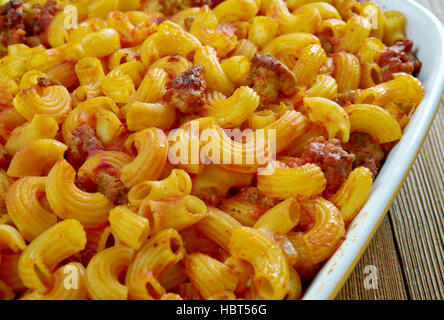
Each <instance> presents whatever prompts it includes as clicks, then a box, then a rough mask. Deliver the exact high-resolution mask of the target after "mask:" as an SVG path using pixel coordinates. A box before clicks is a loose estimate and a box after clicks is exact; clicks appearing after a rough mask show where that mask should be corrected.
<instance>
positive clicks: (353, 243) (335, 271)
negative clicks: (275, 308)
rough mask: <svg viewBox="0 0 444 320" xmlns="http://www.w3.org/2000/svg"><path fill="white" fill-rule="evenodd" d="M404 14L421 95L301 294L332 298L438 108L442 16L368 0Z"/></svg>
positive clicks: (407, 1)
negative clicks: (361, 202)
mask: <svg viewBox="0 0 444 320" xmlns="http://www.w3.org/2000/svg"><path fill="white" fill-rule="evenodd" d="M372 2H375V3H377V4H378V5H380V6H381V8H382V9H383V10H384V11H386V10H398V11H401V12H402V13H403V14H404V15H405V16H406V18H407V21H408V22H407V36H408V38H409V39H411V40H413V41H414V43H415V49H416V50H417V54H418V57H419V59H420V60H421V61H422V63H423V67H422V70H421V73H420V75H419V78H420V80H421V81H422V83H423V85H424V87H425V98H424V100H423V102H422V103H421V104H420V106H419V107H418V109H417V111H416V112H415V114H414V116H413V117H412V120H411V122H410V123H409V125H408V126H407V127H406V130H405V132H404V136H403V138H402V139H401V141H400V142H399V143H398V144H397V146H396V147H395V148H394V149H393V150H392V152H391V153H390V155H389V156H388V158H387V161H386V162H385V164H384V166H383V168H382V169H381V171H380V173H379V175H378V177H377V179H376V180H375V183H374V185H373V189H372V193H371V195H370V198H369V200H368V202H367V204H366V205H365V206H364V208H363V209H362V210H361V212H360V213H359V215H358V216H357V217H356V218H355V220H354V221H353V222H352V224H351V225H350V227H349V229H348V232H347V235H346V240H345V241H344V242H343V243H342V245H341V246H340V248H339V249H338V250H337V252H336V253H335V254H334V255H333V256H332V257H331V258H330V259H329V260H328V261H327V262H326V263H325V265H324V266H323V268H322V269H321V270H320V272H319V273H318V275H317V276H316V278H315V279H314V280H313V281H312V282H311V284H310V286H309V287H308V289H307V290H306V292H305V294H304V297H303V299H305V300H312V299H316V300H318V299H334V298H335V297H336V295H337V294H338V292H339V290H340V289H341V287H342V286H343V284H344V283H345V281H346V280H347V278H348V276H349V275H350V273H351V272H352V271H353V269H354V267H355V266H356V263H357V262H358V260H359V259H360V257H361V256H362V254H363V253H364V251H365V249H366V248H367V245H368V244H369V242H370V240H371V239H372V237H373V235H374V233H375V232H376V230H377V229H378V227H379V225H380V223H381V222H382V220H383V218H384V216H385V214H386V213H387V211H388V209H389V208H390V206H391V204H392V202H393V200H394V199H395V197H396V195H397V193H398V191H399V189H400V188H401V186H402V184H403V182H404V180H405V178H406V177H407V175H408V173H409V171H410V168H411V167H412V165H413V163H414V161H415V159H416V157H417V155H418V153H419V151H420V149H421V146H422V144H423V142H424V140H425V137H426V136H427V134H428V132H429V129H430V127H431V125H432V122H433V119H434V117H435V115H436V113H437V110H438V108H439V105H440V102H441V98H442V95H443V90H444V29H443V27H442V25H441V22H440V21H439V20H438V19H437V18H436V17H435V16H434V15H433V14H432V13H430V12H429V11H428V10H427V9H425V8H424V7H422V6H421V5H419V4H418V3H416V2H415V1H413V0H373V1H372Z"/></svg>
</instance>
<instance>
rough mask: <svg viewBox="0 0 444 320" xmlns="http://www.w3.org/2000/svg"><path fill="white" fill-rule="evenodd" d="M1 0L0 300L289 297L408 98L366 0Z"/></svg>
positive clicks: (353, 210)
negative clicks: (364, 0)
mask: <svg viewBox="0 0 444 320" xmlns="http://www.w3.org/2000/svg"><path fill="white" fill-rule="evenodd" d="M0 4H1V5H0V298H1V299H22V300H31V299H32V300H45V299H48V300H54V299H63V300H71V299H73V300H74V299H78V300H80V299H82V300H83V299H95V300H98V299H100V300H126V299H139V300H146V299H149V300H151V299H162V300H177V299H211V300H232V299H266V300H271V299H273V300H275V299H287V300H296V299H300V298H301V297H302V295H303V293H304V289H305V288H306V285H307V283H309V281H310V280H311V279H313V278H314V277H315V276H316V273H317V271H318V270H319V269H320V267H321V266H322V264H323V263H324V262H325V261H326V260H328V258H329V257H331V256H332V255H333V253H334V252H335V251H336V249H337V248H338V247H339V245H340V244H341V243H342V241H343V240H344V239H345V236H346V230H347V227H348V226H349V225H350V223H351V222H352V221H353V219H354V217H355V216H356V215H357V213H358V212H359V211H360V210H361V208H362V207H363V205H364V204H365V203H366V201H367V199H368V197H369V195H370V192H371V188H372V184H373V181H374V179H375V178H376V176H377V174H378V171H379V169H380V168H381V166H382V165H383V163H384V160H385V158H386V156H387V154H388V153H389V152H390V150H391V149H392V148H393V147H394V145H395V144H396V143H397V141H399V140H400V139H401V137H402V132H403V129H404V128H405V126H406V125H407V124H408V122H409V119H410V117H411V116H412V114H413V113H414V112H415V110H416V108H417V106H418V105H419V104H420V102H421V101H422V99H423V97H424V89H423V86H422V84H421V82H420V81H419V80H418V79H417V78H416V76H417V75H418V73H419V72H420V70H421V62H420V61H419V60H418V59H417V58H416V56H415V53H414V50H413V42H412V41H410V40H408V39H407V38H406V34H405V26H406V19H405V17H404V16H403V14H402V13H401V12H398V11H387V12H383V11H382V10H381V8H380V7H379V6H377V5H376V4H374V3H372V2H363V1H361V2H358V1H355V0H325V1H320V0H225V1H218V0H205V1H203V0H202V1H200V0H183V1H180V0H93V1H85V0H67V1H55V0H48V1H44V0H29V1H22V0H10V1H4V0H0Z"/></svg>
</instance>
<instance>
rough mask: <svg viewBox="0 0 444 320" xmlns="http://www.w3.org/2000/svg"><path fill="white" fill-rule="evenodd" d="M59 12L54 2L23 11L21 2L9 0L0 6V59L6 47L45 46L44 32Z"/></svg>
mask: <svg viewBox="0 0 444 320" xmlns="http://www.w3.org/2000/svg"><path fill="white" fill-rule="evenodd" d="M59 11H61V9H60V7H59V5H58V4H57V2H56V1H55V0H48V1H47V2H45V3H44V4H35V5H33V6H32V7H31V8H30V9H28V10H27V9H25V7H24V6H23V2H22V0H11V1H9V2H7V3H5V4H4V5H2V6H0V43H1V45H2V46H3V50H0V57H1V56H3V55H5V54H6V53H7V52H6V47H7V46H8V45H11V44H16V43H24V44H27V45H29V46H31V47H33V46H36V45H39V44H47V41H46V39H45V30H46V28H47V27H48V26H49V24H50V22H51V21H52V20H53V19H54V17H55V15H56V14H57V13H58V12H59Z"/></svg>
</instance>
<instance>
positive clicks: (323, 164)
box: [287, 137, 355, 194]
mask: <svg viewBox="0 0 444 320" xmlns="http://www.w3.org/2000/svg"><path fill="white" fill-rule="evenodd" d="M354 161H355V155H354V154H353V153H348V152H347V151H345V150H344V149H343V148H342V146H341V142H340V141H339V140H338V139H329V140H325V138H324V137H318V138H315V139H313V141H312V142H310V143H309V144H308V145H307V146H306V147H305V148H304V151H303V152H302V154H301V156H300V157H299V158H296V159H295V160H294V161H293V162H292V163H291V162H290V163H287V165H289V166H290V167H297V166H302V165H305V164H307V163H313V164H315V165H317V166H319V167H320V168H321V169H322V171H323V172H324V175H325V178H326V179H327V187H326V190H325V192H326V194H333V193H335V192H336V191H337V190H338V189H339V188H340V187H341V185H342V184H343V183H344V182H345V180H346V179H347V177H348V176H349V175H350V173H351V171H352V170H353V163H354Z"/></svg>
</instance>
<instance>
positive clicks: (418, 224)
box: [337, 0, 444, 300]
mask: <svg viewBox="0 0 444 320" xmlns="http://www.w3.org/2000/svg"><path fill="white" fill-rule="evenodd" d="M417 1H418V2H419V3H421V4H422V5H423V6H425V7H426V8H428V9H430V10H431V11H432V12H433V13H434V14H435V15H436V16H437V17H438V18H439V19H440V20H441V22H443V23H444V1H443V0H417ZM443 76H444V75H443ZM367 265H374V266H376V268H377V271H378V274H377V275H378V288H377V289H366V288H365V285H364V281H365V278H366V276H367V275H366V274H365V273H364V270H365V267H366V266H367ZM337 299H341V300H351V299H444V107H443V106H442V105H441V107H440V109H439V111H438V114H437V116H436V119H435V121H434V124H433V126H432V128H431V130H430V133H429V135H428V138H427V139H426V141H425V143H424V146H423V148H422V150H421V152H420V154H419V156H418V159H417V160H416V162H415V164H414V166H413V168H412V171H411V173H410V175H409V177H408V178H407V180H406V182H405V184H404V186H403V188H402V189H401V191H400V193H399V195H398V197H397V198H396V200H395V202H394V203H393V205H392V207H391V208H390V211H389V213H388V216H387V217H386V218H385V220H384V222H383V223H382V225H381V227H380V229H379V230H378V232H377V233H376V234H375V237H374V239H373V240H372V242H371V243H370V245H369V247H368V249H367V251H366V252H365V254H364V255H363V257H362V258H361V260H360V262H359V263H358V264H357V266H356V268H355V270H354V272H353V273H352V274H351V276H350V278H349V280H348V281H347V282H346V284H345V285H344V287H343V289H342V291H341V292H340V294H339V295H338V297H337Z"/></svg>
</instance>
